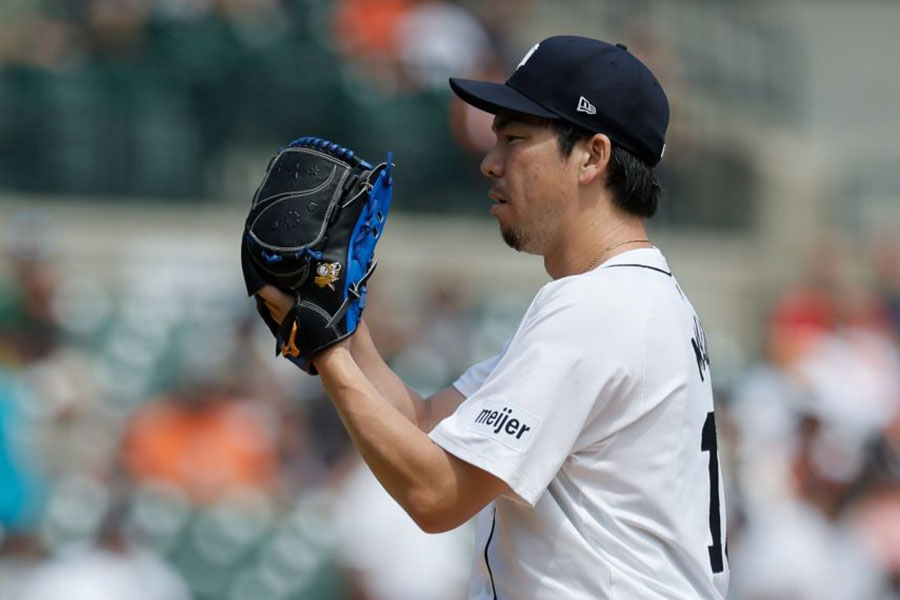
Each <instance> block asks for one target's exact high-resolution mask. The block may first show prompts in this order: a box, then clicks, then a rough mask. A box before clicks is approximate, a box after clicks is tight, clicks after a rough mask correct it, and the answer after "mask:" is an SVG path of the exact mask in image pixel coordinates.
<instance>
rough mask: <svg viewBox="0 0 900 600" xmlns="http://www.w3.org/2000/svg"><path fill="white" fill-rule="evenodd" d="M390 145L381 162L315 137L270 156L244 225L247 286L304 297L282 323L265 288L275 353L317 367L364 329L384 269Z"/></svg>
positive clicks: (263, 313)
mask: <svg viewBox="0 0 900 600" xmlns="http://www.w3.org/2000/svg"><path fill="white" fill-rule="evenodd" d="M391 167H392V165H391V153H390V152H388V154H387V159H386V160H385V162H383V163H381V164H379V165H377V166H373V165H372V164H371V163H369V162H367V161H365V160H363V159H362V158H360V157H358V156H356V155H355V154H354V152H353V151H352V150H349V149H347V148H345V147H343V146H340V145H338V144H335V143H333V142H329V141H328V140H323V139H319V138H314V137H304V138H300V139H298V140H295V141H293V142H291V144H290V145H289V146H288V147H287V148H285V149H283V150H282V151H281V152H279V153H278V154H277V155H276V156H275V158H273V159H272V160H271V161H270V162H269V166H268V168H267V169H266V176H265V178H264V179H263V181H262V183H261V184H260V186H259V189H258V190H257V191H256V194H255V195H254V196H253V203H252V204H251V206H250V215H249V216H248V217H247V221H246V224H245V226H244V235H243V239H242V243H241V265H242V267H243V271H244V281H245V282H246V284H247V293H248V294H249V295H251V296H253V295H255V294H256V292H258V291H259V290H260V289H261V288H262V287H263V286H264V285H266V284H271V285H274V286H275V287H278V288H280V289H281V290H283V291H284V292H286V293H288V294H289V295H292V296H293V297H294V298H295V302H294V308H293V309H292V310H291V311H290V312H289V313H288V315H287V316H286V317H285V318H284V320H283V321H282V322H281V323H280V324H279V323H277V322H276V321H275V319H273V318H272V315H271V314H270V313H269V310H268V308H267V307H266V305H265V303H264V302H263V301H262V299H260V298H259V297H257V299H256V307H257V310H258V311H259V313H260V315H261V316H262V318H263V320H264V321H265V322H266V325H268V326H269V329H270V330H271V331H272V333H273V334H274V335H275V339H276V354H282V355H284V356H285V357H286V358H287V359H289V360H290V361H292V362H294V363H295V364H296V365H297V366H299V367H300V368H301V369H303V370H304V371H306V372H307V373H310V374H315V372H316V371H315V369H314V368H313V365H312V362H311V358H312V357H313V356H314V355H315V354H316V353H318V352H319V351H321V350H324V349H325V348H327V347H329V346H331V345H333V344H335V343H337V342H339V341H341V340H343V339H344V338H346V337H348V336H350V335H351V334H352V333H353V332H354V331H356V328H357V326H358V325H359V320H360V315H361V313H362V310H363V308H364V307H365V303H366V281H368V279H369V277H370V276H371V275H372V272H373V271H374V270H375V265H376V262H375V259H374V253H375V245H376V244H377V243H378V239H379V238H380V237H381V234H382V232H383V230H384V224H385V219H386V218H387V214H388V211H389V210H390V207H391V193H392V185H393V180H392V177H391Z"/></svg>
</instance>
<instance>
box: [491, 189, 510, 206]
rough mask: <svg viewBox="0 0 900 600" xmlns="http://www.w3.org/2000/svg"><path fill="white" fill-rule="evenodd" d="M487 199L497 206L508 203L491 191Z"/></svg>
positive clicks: (498, 194) (497, 193)
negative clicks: (497, 204)
mask: <svg viewBox="0 0 900 600" xmlns="http://www.w3.org/2000/svg"><path fill="white" fill-rule="evenodd" d="M488 198H490V199H491V200H493V201H494V202H497V203H499V204H506V203H507V202H508V200H507V199H506V198H504V197H503V195H502V194H500V193H499V192H498V191H496V190H491V192H490V193H489V194H488Z"/></svg>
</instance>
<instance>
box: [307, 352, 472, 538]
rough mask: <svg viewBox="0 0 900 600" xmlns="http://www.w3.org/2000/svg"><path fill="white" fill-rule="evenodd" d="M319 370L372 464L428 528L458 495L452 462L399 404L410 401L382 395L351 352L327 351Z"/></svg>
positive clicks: (394, 494)
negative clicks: (391, 399) (455, 493)
mask: <svg viewBox="0 0 900 600" xmlns="http://www.w3.org/2000/svg"><path fill="white" fill-rule="evenodd" d="M316 367H317V369H318V370H319V374H320V376H321V378H322V383H323V385H324V386H325V390H326V391H327V392H328V395H329V396H330V397H331V399H332V401H333V402H334V405H335V408H336V409H337V411H338V414H339V416H340V418H341V421H342V422H343V423H344V427H345V428H346V429H347V432H348V433H349V434H350V437H351V439H352V440H353V443H354V445H355V446H356V448H357V450H358V451H359V453H360V455H361V456H362V457H363V459H364V460H365V461H366V464H368V466H369V468H370V469H371V470H372V472H373V473H374V474H375V476H376V477H377V478H378V480H379V481H380V482H381V484H382V486H384V488H385V489H386V490H387V491H388V493H389V494H390V495H391V496H392V497H393V498H394V499H395V500H396V501H397V502H398V503H399V504H400V505H401V506H402V507H403V508H404V510H406V512H407V513H408V514H409V515H410V516H412V517H413V519H414V520H415V521H416V522H417V523H419V525H420V526H421V527H422V528H423V529H426V530H428V529H429V522H430V519H431V518H433V516H434V515H436V514H440V511H441V510H443V508H442V503H444V502H445V501H446V500H448V499H450V498H452V496H453V494H452V491H451V490H452V486H453V482H454V481H455V466H454V464H453V462H452V460H451V458H450V457H449V456H448V455H447V454H446V453H445V452H444V451H443V450H442V449H441V448H440V447H439V446H437V445H436V444H435V443H434V442H432V441H431V440H430V439H429V438H428V436H427V435H426V434H425V433H424V432H422V431H421V430H420V429H419V428H418V427H417V425H416V424H414V423H413V422H411V421H410V419H409V418H408V417H407V416H406V415H404V414H402V412H401V411H400V410H399V409H398V408H397V404H400V405H404V402H399V403H397V402H392V401H390V400H389V399H386V398H384V397H382V394H381V393H380V391H379V390H378V389H376V387H375V386H374V385H373V384H372V382H371V381H370V380H369V379H368V377H367V375H366V374H364V373H363V371H362V370H361V369H360V367H359V366H358V365H357V364H356V362H355V361H354V359H353V357H352V356H351V354H350V352H348V351H347V350H346V349H343V348H339V349H336V350H334V351H328V352H326V353H323V355H322V356H320V357H317V359H316ZM420 400H421V399H420ZM406 406H408V404H407V405H406Z"/></svg>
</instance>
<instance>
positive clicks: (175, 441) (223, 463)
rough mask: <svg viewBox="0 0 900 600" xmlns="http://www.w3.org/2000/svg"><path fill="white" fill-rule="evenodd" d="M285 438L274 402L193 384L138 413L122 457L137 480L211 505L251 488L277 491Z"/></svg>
mask: <svg viewBox="0 0 900 600" xmlns="http://www.w3.org/2000/svg"><path fill="white" fill-rule="evenodd" d="M277 436H278V425H277V420H276V418H275V415H274V414H273V413H272V411H271V409H270V408H269V407H268V406H267V405H265V404H263V403H261V402H256V401H253V400H249V399H244V398H237V397H234V396H231V395H229V394H228V393H226V392H224V391H222V390H220V389H190V390H185V391H183V392H181V393H179V394H176V395H174V396H170V397H164V398H159V399H157V400H155V401H153V402H150V403H148V404H147V405H146V406H144V407H142V408H141V409H140V410H139V411H138V412H137V413H136V414H135V415H134V417H133V418H132V420H131V422H130V423H129V425H128V429H127V433H126V436H125V443H124V446H123V457H122V458H123V463H124V465H125V468H126V470H127V472H128V474H129V475H130V476H131V477H133V478H134V479H135V480H136V481H138V482H141V481H144V482H149V481H153V480H162V481H166V482H169V483H172V484H174V485H176V486H178V487H179V488H180V489H181V490H183V491H184V492H185V493H187V494H188V495H189V496H190V497H191V498H192V499H193V500H194V501H196V502H199V503H210V502H214V501H215V500H216V499H217V498H220V497H221V496H223V495H224V494H226V493H227V492H229V491H235V490H240V489H241V488H243V487H251V488H256V489H259V490H263V491H269V492H271V491H272V490H273V488H274V485H275V483H276V474H277V464H278V463H277V450H276V442H277Z"/></svg>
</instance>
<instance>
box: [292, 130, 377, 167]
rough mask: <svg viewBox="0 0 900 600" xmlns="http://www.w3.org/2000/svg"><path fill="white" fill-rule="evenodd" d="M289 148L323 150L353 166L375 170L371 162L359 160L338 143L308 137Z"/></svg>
mask: <svg viewBox="0 0 900 600" xmlns="http://www.w3.org/2000/svg"><path fill="white" fill-rule="evenodd" d="M288 147H289V148H313V149H315V150H321V151H322V152H325V153H327V154H330V155H331V156H333V157H335V158H337V159H339V160H343V161H346V162H348V163H351V164H357V165H359V166H360V167H362V168H363V169H369V170H371V169H374V168H375V167H373V166H372V165H371V164H370V163H369V162H367V161H365V160H363V159H361V158H358V157H357V156H356V154H355V153H354V152H353V150H351V149H350V148H345V147H344V146H341V145H340V144H338V143H336V142H330V141H328V140H325V139H322V138H317V137H312V136H306V137H302V138H298V139H296V140H294V141H293V142H291V143H290V144H288Z"/></svg>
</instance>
